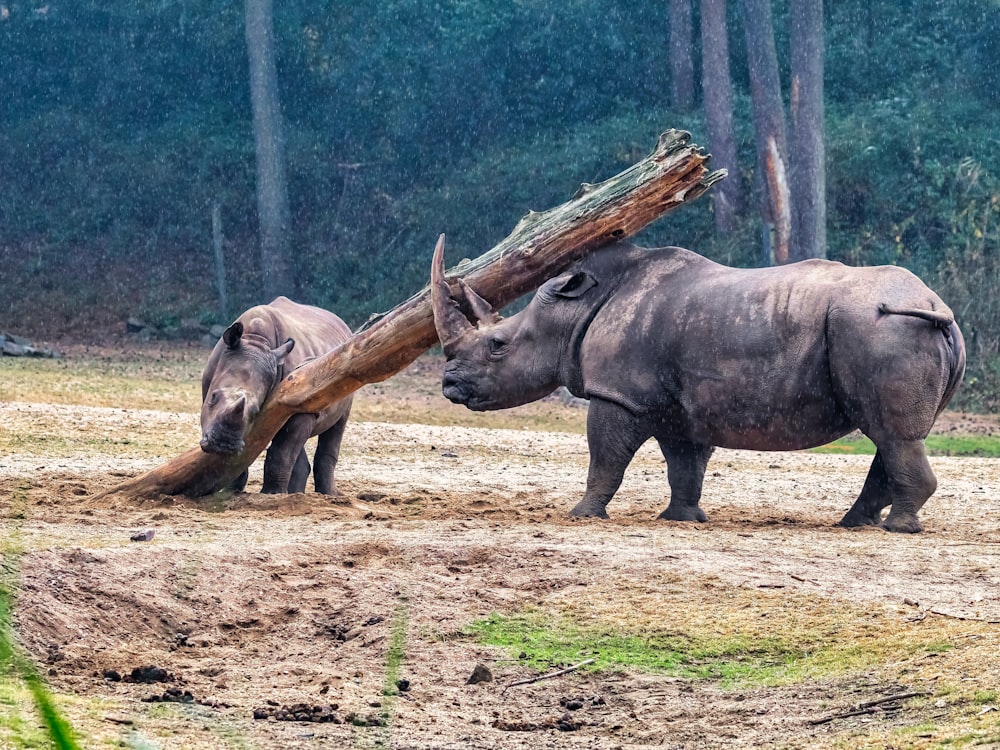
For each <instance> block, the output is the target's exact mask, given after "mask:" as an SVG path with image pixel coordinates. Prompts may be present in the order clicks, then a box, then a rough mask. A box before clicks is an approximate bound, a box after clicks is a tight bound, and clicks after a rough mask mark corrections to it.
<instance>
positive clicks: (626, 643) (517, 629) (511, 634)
mask: <svg viewBox="0 0 1000 750" xmlns="http://www.w3.org/2000/svg"><path fill="white" fill-rule="evenodd" d="M469 632H471V633H472V634H474V635H475V636H476V637H477V638H478V639H479V640H481V641H482V642H483V643H486V644H488V645H491V646H500V647H502V648H505V649H506V650H508V651H509V652H510V653H511V654H512V655H517V656H518V657H519V659H520V660H521V662H522V663H523V664H525V665H526V666H529V667H531V668H533V669H536V670H538V671H540V672H543V671H546V670H548V669H552V668H556V667H565V666H568V665H570V664H574V663H577V662H579V661H582V660H584V659H593V660H594V661H593V662H592V663H591V664H588V665H586V666H585V667H583V669H584V670H587V671H594V672H598V671H606V670H625V669H631V670H638V671H640V672H651V673H662V674H668V675H671V676H674V677H685V678H689V679H695V680H718V681H721V682H722V683H723V684H727V685H732V684H737V683H739V684H744V683H770V682H774V681H775V680H776V679H777V678H778V677H779V676H780V675H782V674H783V673H785V672H787V671H788V669H789V668H791V667H793V666H794V665H795V664H796V663H797V662H799V661H801V660H803V659H805V658H807V656H808V655H807V653H806V652H804V651H803V650H802V649H801V648H799V647H797V646H795V645H794V644H792V643H789V642H786V641H783V640H782V639H780V638H776V637H772V638H749V637H746V636H733V637H730V638H697V637H691V636H689V635H683V634H678V633H671V632H663V631H648V632H643V633H628V632H622V631H616V630H611V629H607V628H599V627H588V626H581V625H579V624H576V623H573V622H571V621H569V620H568V619H566V618H557V619H554V620H553V619H549V618H547V617H546V616H545V615H543V614H542V613H540V612H525V613H519V614H515V615H510V616H504V615H499V614H493V615H491V616H490V617H488V618H486V619H485V620H480V621H479V622H476V623H474V624H473V625H472V626H470V628H469Z"/></svg>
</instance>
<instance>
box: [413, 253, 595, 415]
mask: <svg viewBox="0 0 1000 750" xmlns="http://www.w3.org/2000/svg"><path fill="white" fill-rule="evenodd" d="M596 283H597V282H596V281H595V280H594V278H593V277H592V276H590V274H587V273H585V272H578V273H571V274H565V275H563V276H559V277H557V278H555V279H551V280H550V281H548V282H546V283H545V284H544V285H543V286H542V287H541V288H540V289H539V290H538V293H537V294H536V295H535V297H534V298H533V299H532V300H531V302H530V303H529V304H528V306H527V307H526V308H525V309H524V310H522V311H521V312H519V313H517V314H516V315H512V316H510V317H509V318H501V317H500V316H499V315H498V314H497V313H496V311H495V310H494V309H493V307H492V306H491V305H490V303H489V302H487V301H486V300H484V299H483V298H482V297H480V296H479V295H478V294H476V292H475V291H474V290H473V289H472V288H471V287H469V286H468V285H467V284H465V282H464V281H462V280H461V279H459V280H458V282H457V285H458V288H459V290H460V292H459V295H458V296H456V295H454V294H452V291H451V288H450V287H449V285H448V282H447V281H446V280H445V277H444V235H442V236H441V238H440V239H439V240H438V244H437V247H436V248H435V250H434V261H433V264H432V268H431V298H432V301H433V306H434V324H435V326H436V327H437V331H438V337H439V338H440V339H441V345H442V346H443V347H444V353H445V356H446V357H447V358H448V363H447V364H446V365H445V368H444V376H443V378H442V391H443V393H444V395H445V397H446V398H448V399H450V400H451V401H454V402H455V403H458V404H465V405H466V406H467V407H469V408H470V409H473V410H474V411H486V410H491V409H506V408H509V407H512V406H521V405H522V404H527V403H530V402H531V401H536V400H537V399H540V398H542V397H544V396H547V395H548V394H550V393H551V392H552V391H554V390H555V389H556V388H557V387H558V386H559V384H560V361H559V360H560V352H562V351H564V348H565V347H564V344H565V342H566V341H568V339H569V336H570V334H571V331H572V325H571V320H572V318H571V317H570V315H569V314H568V313H569V312H570V311H566V310H563V309H562V308H561V305H560V303H561V302H562V301H563V300H565V299H576V298H578V297H580V296H581V295H583V294H584V293H586V291H587V290H589V289H590V288H591V287H593V286H594V285H595V284H596Z"/></svg>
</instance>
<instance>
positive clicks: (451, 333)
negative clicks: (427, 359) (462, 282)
mask: <svg viewBox="0 0 1000 750" xmlns="http://www.w3.org/2000/svg"><path fill="white" fill-rule="evenodd" d="M476 296H477V297H478V295H476ZM479 299H480V301H481V302H482V303H483V304H486V305H487V306H488V303H487V302H486V301H485V300H483V299H482V298H481V297H479ZM431 303H432V305H433V307H434V326H435V328H437V332H438V338H439V339H441V346H443V347H444V353H445V356H447V357H451V356H452V354H454V352H455V345H456V344H457V343H458V340H459V339H460V338H462V336H464V335H465V334H467V333H469V332H470V331H474V330H475V328H474V327H473V325H472V323H470V322H469V320H468V318H466V317H465V315H464V314H463V313H462V311H461V309H460V308H459V306H458V301H457V300H456V299H455V298H454V297H453V296H452V293H451V289H449V287H448V282H447V281H446V280H445V278H444V235H443V234H442V235H441V236H440V237H438V241H437V245H436V246H435V247H434V260H433V261H431Z"/></svg>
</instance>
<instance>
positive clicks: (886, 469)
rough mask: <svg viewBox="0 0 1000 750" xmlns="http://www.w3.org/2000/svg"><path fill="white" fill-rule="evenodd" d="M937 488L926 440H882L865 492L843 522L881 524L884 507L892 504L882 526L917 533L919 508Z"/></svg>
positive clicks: (850, 523)
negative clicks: (880, 519) (925, 446)
mask: <svg viewBox="0 0 1000 750" xmlns="http://www.w3.org/2000/svg"><path fill="white" fill-rule="evenodd" d="M936 489H937V479H936V478H935V477H934V472H933V471H932V470H931V465H930V462H929V461H928V460H927V453H926V451H925V450H924V441H923V440H895V441H885V442H880V444H879V445H878V451H877V452H876V454H875V459H874V460H873V461H872V467H871V469H870V470H869V472H868V479H866V480H865V486H864V487H863V488H862V490H861V495H859V496H858V499H857V500H856V501H855V503H854V505H853V506H851V509H850V510H849V511H847V514H846V515H845V516H844V518H843V519H842V520H841V522H840V523H841V524H842V525H844V526H859V525H863V524H869V523H871V524H877V523H878V522H879V515H880V513H881V511H882V508H884V507H885V506H886V505H889V506H891V507H890V509H889V515H888V516H886V518H885V520H884V521H882V524H881V525H882V528H884V529H886V530H887V531H896V532H903V533H910V534H914V533H916V532H918V531H920V530H921V527H920V521H919V520H917V511H918V510H920V508H921V507H923V504H924V503H925V502H927V498H929V497H930V496H931V495H933V494H934V490H936Z"/></svg>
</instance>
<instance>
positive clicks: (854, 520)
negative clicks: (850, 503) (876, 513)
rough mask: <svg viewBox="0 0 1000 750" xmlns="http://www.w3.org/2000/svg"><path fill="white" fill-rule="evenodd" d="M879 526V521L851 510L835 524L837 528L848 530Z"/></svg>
mask: <svg viewBox="0 0 1000 750" xmlns="http://www.w3.org/2000/svg"><path fill="white" fill-rule="evenodd" d="M878 524H879V519H877V518H873V517H872V516H868V515H865V514H864V513H862V512H861V511H858V510H855V509H854V508H851V509H850V510H849V511H847V513H845V514H844V517H843V518H841V519H840V521H839V522H838V523H837V525H838V526H843V527H845V528H848V529H853V528H856V527H858V526H877V525H878Z"/></svg>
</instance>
